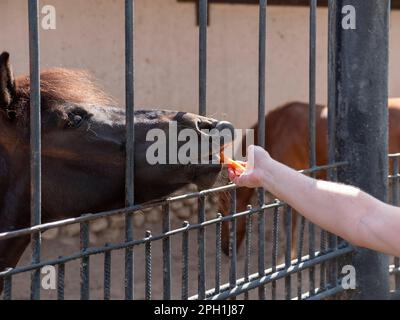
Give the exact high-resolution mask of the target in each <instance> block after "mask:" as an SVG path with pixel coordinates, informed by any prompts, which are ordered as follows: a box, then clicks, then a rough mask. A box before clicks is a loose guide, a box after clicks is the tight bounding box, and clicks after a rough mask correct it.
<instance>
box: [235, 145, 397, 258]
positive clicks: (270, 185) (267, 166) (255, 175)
mask: <svg viewBox="0 0 400 320" xmlns="http://www.w3.org/2000/svg"><path fill="white" fill-rule="evenodd" d="M229 176H230V178H231V180H233V181H235V183H237V184H238V185H239V186H245V187H249V188H255V187H260V186H262V187H264V188H265V189H267V190H268V191H269V192H271V193H272V194H274V195H275V196H276V197H278V198H279V199H281V200H283V201H285V202H287V203H288V204H289V205H290V206H291V207H293V208H294V209H295V210H297V211H298V212H299V213H300V214H302V215H303V216H305V217H306V218H307V219H308V220H310V221H311V222H313V223H315V224H317V225H319V226H320V227H321V228H323V229H325V230H327V231H330V232H332V233H334V234H336V235H338V236H340V237H342V238H344V239H346V240H347V241H349V242H351V243H353V244H355V245H357V246H361V247H366V248H370V249H373V250H376V251H381V252H385V253H389V254H392V255H395V256H400V245H399V243H400V232H399V230H400V208H398V207H394V206H390V205H387V204H385V203H383V202H382V201H379V200H377V199H375V198H373V197H372V196H370V195H368V194H367V193H365V192H363V191H361V190H360V189H357V188H355V187H352V186H347V185H343V184H338V183H333V182H327V181H321V180H316V179H312V178H309V177H307V176H305V175H303V174H301V173H298V172H297V171H295V170H293V169H290V168H289V167H287V166H285V165H283V164H281V163H279V162H277V161H275V160H273V159H272V158H271V157H270V156H269V154H268V153H267V152H266V151H265V150H264V149H262V148H260V147H254V146H250V147H249V161H248V166H247V169H246V171H245V172H244V173H241V174H240V175H237V174H235V172H233V171H232V170H231V171H230V173H229Z"/></svg>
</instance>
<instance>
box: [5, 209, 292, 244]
mask: <svg viewBox="0 0 400 320" xmlns="http://www.w3.org/2000/svg"><path fill="white" fill-rule="evenodd" d="M284 205H285V203H284V202H276V203H272V204H266V205H264V206H262V207H261V208H256V209H254V208H253V209H252V210H251V211H250V213H251V214H255V213H257V212H259V211H261V210H264V209H270V208H275V207H279V206H284ZM151 207H153V206H151ZM122 210H123V209H122ZM108 212H112V211H108ZM108 212H104V213H101V214H100V216H98V217H96V218H94V219H90V218H93V215H91V214H89V215H85V216H82V217H79V218H72V219H66V220H62V221H59V222H51V223H47V224H42V225H39V226H36V227H32V228H26V229H20V230H17V231H10V232H5V233H2V234H0V241H1V240H6V239H9V238H15V237H20V236H23V235H27V234H31V233H35V232H43V231H46V230H49V229H53V228H59V227H62V226H66V225H70V224H76V223H82V222H87V221H91V220H95V219H99V218H101V217H104V216H105V214H108ZM248 213H249V211H243V212H240V213H236V214H234V215H229V216H224V217H222V218H215V219H212V220H207V221H205V222H204V223H199V224H192V225H190V227H189V229H196V228H200V227H203V226H207V225H210V224H214V223H217V222H218V221H221V222H222V221H228V220H233V219H235V218H239V217H241V216H244V215H246V214H248ZM71 220H74V222H71ZM50 225H51V226H50ZM176 230H182V228H180V229H175V230H173V231H170V232H167V233H165V235H173V234H176V233H175V231H176ZM171 232H174V233H172V234H171ZM161 239H162V238H161ZM154 240H158V239H154V237H152V239H151V241H154ZM136 241H139V242H140V241H141V240H136ZM133 242H135V241H133ZM126 243H131V241H128V242H126ZM138 244H140V243H138Z"/></svg>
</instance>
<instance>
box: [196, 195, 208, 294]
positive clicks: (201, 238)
mask: <svg viewBox="0 0 400 320" xmlns="http://www.w3.org/2000/svg"><path fill="white" fill-rule="evenodd" d="M198 206H199V208H198V209H199V212H198V223H203V222H204V221H205V198H204V196H203V195H202V196H200V198H199V200H198ZM205 242H206V239H205V230H204V227H201V228H199V231H198V235H197V243H198V257H199V264H198V269H199V270H198V296H199V299H200V300H203V299H205V297H206V257H205V245H206V244H205Z"/></svg>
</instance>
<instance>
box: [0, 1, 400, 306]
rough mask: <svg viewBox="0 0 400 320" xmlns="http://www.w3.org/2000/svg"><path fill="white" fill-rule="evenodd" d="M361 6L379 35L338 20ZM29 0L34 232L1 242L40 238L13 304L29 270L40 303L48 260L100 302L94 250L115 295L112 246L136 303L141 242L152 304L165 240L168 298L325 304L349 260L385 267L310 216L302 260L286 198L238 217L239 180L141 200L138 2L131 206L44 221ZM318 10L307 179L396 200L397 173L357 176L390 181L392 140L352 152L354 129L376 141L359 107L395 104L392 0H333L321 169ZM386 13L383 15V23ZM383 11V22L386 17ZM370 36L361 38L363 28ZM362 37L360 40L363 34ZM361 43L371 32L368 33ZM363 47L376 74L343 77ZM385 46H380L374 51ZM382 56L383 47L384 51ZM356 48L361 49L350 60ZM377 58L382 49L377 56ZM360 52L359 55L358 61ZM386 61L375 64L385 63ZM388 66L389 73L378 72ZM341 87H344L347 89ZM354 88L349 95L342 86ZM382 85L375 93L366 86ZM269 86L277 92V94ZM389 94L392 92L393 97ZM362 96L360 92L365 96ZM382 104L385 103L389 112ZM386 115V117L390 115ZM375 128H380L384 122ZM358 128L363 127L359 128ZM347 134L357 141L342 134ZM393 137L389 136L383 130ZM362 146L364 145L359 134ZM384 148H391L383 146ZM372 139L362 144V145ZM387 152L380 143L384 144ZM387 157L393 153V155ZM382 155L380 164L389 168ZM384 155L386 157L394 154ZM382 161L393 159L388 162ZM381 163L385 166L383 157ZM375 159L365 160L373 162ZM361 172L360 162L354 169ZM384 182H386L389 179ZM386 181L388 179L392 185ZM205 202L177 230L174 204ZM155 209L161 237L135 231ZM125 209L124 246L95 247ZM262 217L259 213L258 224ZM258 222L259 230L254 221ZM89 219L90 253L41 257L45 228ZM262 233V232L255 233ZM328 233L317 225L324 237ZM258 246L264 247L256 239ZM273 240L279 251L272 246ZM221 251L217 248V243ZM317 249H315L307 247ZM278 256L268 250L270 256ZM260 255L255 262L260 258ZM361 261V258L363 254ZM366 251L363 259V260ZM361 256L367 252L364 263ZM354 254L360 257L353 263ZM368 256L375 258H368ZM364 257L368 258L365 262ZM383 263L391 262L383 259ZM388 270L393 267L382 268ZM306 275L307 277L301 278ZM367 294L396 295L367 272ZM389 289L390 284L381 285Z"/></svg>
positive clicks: (313, 8)
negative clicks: (157, 253) (93, 284)
mask: <svg viewBox="0 0 400 320" xmlns="http://www.w3.org/2000/svg"><path fill="white" fill-rule="evenodd" d="M344 2H346V4H352V5H354V6H356V7H357V10H360V11H361V12H362V14H363V15H364V16H363V17H364V20H365V21H364V22H363V23H360V25H361V24H362V25H361V26H360V28H362V27H364V26H365V25H364V24H365V23H371V24H372V26H373V27H372V30H373V31H372V32H370V34H366V33H365V32H364V31H362V30H361V31H360V33H357V32H358V31H357V32H353V31H349V33H350V32H352V33H351V34H347V33H346V32H347V31H344V30H343V29H341V27H339V21H340V20H339V19H340V15H341V8H342V6H343V5H344V4H345V3H344ZM28 3H29V31H30V37H29V38H30V68H31V69H30V74H31V78H30V79H31V97H32V99H31V109H30V115H31V116H30V119H31V124H30V126H31V181H32V182H31V195H32V197H31V198H32V202H31V227H30V228H27V229H22V230H16V231H10V232H5V233H3V234H0V241H3V240H6V239H10V238H13V237H19V236H23V235H31V239H32V260H31V263H30V264H28V265H25V266H18V267H16V268H14V269H9V270H6V271H3V272H1V273H0V277H1V278H3V279H4V293H3V298H4V299H5V300H7V299H12V298H13V294H12V288H13V277H15V276H16V275H17V274H21V273H31V275H32V276H31V298H32V299H40V269H41V268H42V267H43V266H46V265H53V266H56V267H57V271H58V272H57V297H58V299H64V285H65V267H66V265H67V264H68V263H70V262H72V261H74V260H78V261H80V277H81V281H80V283H81V287H80V298H81V299H89V298H90V271H89V270H90V268H89V265H90V260H91V258H93V256H94V255H102V257H103V261H104V283H103V290H104V299H110V298H111V290H110V287H111V281H112V277H111V274H112V272H111V271H112V252H113V251H116V250H125V277H124V283H123V284H122V283H121V285H123V286H124V288H125V298H126V299H134V298H135V296H134V292H135V290H134V285H135V282H134V253H135V249H137V248H138V247H144V255H145V265H144V266H142V267H143V268H144V269H145V286H144V291H145V292H144V297H145V298H146V299H151V298H152V297H153V296H152V288H153V285H154V279H153V278H152V270H153V267H154V266H153V264H152V248H153V246H154V245H155V243H159V242H161V243H162V255H163V267H162V279H163V281H162V286H163V295H162V297H163V298H164V299H171V298H181V299H227V298H234V297H239V298H244V299H248V298H252V297H254V296H252V295H251V293H254V294H255V295H256V296H257V297H258V298H259V299H266V298H270V299H277V298H282V299H323V298H328V297H337V295H338V294H341V293H342V292H343V291H344V289H343V287H342V286H341V283H340V279H341V265H342V264H343V263H346V261H351V262H352V263H354V265H355V266H356V268H357V270H358V268H359V267H360V261H362V262H363V263H367V266H364V267H363V268H364V271H363V272H362V276H364V272H365V270H367V269H368V268H374V267H375V266H376V264H377V263H380V262H382V261H383V260H382V259H384V258H382V257H381V256H380V255H379V254H377V253H373V252H364V251H361V252H360V251H359V249H358V248H354V247H352V246H351V245H349V244H347V243H346V242H344V241H342V240H341V239H338V237H337V236H335V235H332V234H329V233H327V232H326V231H324V230H319V229H318V228H317V227H316V226H314V225H313V224H312V223H310V222H308V221H306V220H305V219H304V218H301V219H300V224H299V230H298V244H297V248H296V258H294V257H293V256H292V248H291V243H292V239H291V238H292V232H291V230H292V223H293V221H292V217H293V212H292V209H291V208H290V207H289V206H288V205H287V204H285V203H283V202H281V201H279V200H275V201H274V202H272V203H268V202H267V203H266V200H265V192H264V190H258V192H257V194H258V205H257V206H254V207H250V206H249V207H248V210H246V211H244V212H236V188H235V186H234V185H227V186H223V187H218V188H213V189H210V190H204V191H201V192H195V193H191V194H185V195H181V196H174V197H171V198H169V199H167V200H165V201H162V202H157V203H154V204H146V205H136V204H135V201H134V176H135V174H134V152H135V150H134V141H135V137H134V46H133V42H134V41H133V40H134V0H125V39H126V40H125V44H126V48H125V57H126V136H127V143H126V163H127V165H126V207H125V208H121V209H120V210H114V211H107V212H100V213H96V214H88V215H83V216H80V217H77V218H74V219H68V220H62V221H56V222H52V223H46V224H42V223H41V182H40V180H41V153H40V152H41V151H40V150H41V145H40V88H39V83H40V72H39V71H40V70H39V56H40V51H39V32H38V1H37V0H28ZM207 6H208V3H207V0H199V114H201V115H206V114H207V103H206V101H207V99H206V98H207V92H206V89H207ZM266 8H267V1H266V0H260V2H259V69H258V70H259V74H258V77H259V81H258V83H259V85H258V144H259V145H261V146H263V147H265V138H264V137H265V99H266V96H265V95H266V90H265V89H266V88H265V79H266V44H267V39H266V26H267V12H266ZM316 13H317V0H310V44H309V48H310V57H309V61H310V64H309V101H310V107H309V146H310V148H309V150H310V151H309V155H310V168H309V169H307V170H304V171H303V173H304V174H309V175H311V176H315V174H316V173H317V172H319V171H325V172H326V173H327V177H328V179H329V180H332V181H336V180H339V181H344V182H352V183H353V184H355V185H359V186H361V187H363V188H364V189H366V191H369V192H371V193H372V194H373V195H375V196H378V197H380V198H382V197H384V196H385V193H386V190H387V188H386V187H383V191H382V192H383V193H379V192H378V193H377V192H376V189H374V188H375V187H374V185H379V187H381V184H379V183H381V182H382V179H386V178H384V177H383V175H382V174H381V175H380V176H378V175H370V176H369V177H367V178H366V180H363V181H361V183H360V181H359V180H357V177H358V176H361V175H362V176H365V175H368V174H370V172H368V170H372V169H373V170H377V171H379V172H381V173H382V172H383V174H386V176H387V170H386V169H385V168H383V170H382V168H379V167H377V166H378V165H379V163H380V164H382V162H379V161H375V162H374V163H373V161H374V159H376V154H378V153H379V154H378V157H379V159H382V157H387V145H386V146H385V143H384V141H383V140H379V141H378V140H377V139H375V140H376V142H374V141H373V139H371V140H370V141H369V142H368V143H369V147H368V148H365V149H366V151H365V152H364V153H359V154H357V156H359V155H360V154H362V155H363V157H368V155H370V154H371V153H372V152H373V153H375V158H373V159H372V160H370V161H369V162H368V161H367V166H366V162H365V161H364V160H365V158H362V159H361V160H360V158H357V157H356V156H352V155H354V154H355V153H354V151H349V148H353V145H352V143H354V142H355V141H354V139H352V138H351V137H349V136H348V135H346V134H347V133H354V130H356V131H357V130H358V131H357V132H356V133H355V135H356V136H357V135H359V134H364V135H365V139H367V140H368V139H370V138H371V135H373V133H371V132H370V131H368V130H366V129H365V128H366V127H365V126H362V125H355V123H356V121H355V120H354V117H356V116H357V115H360V113H358V114H357V110H358V111H359V110H360V109H359V108H360V104H361V103H367V105H368V106H370V105H371V102H370V101H367V100H366V99H372V101H373V102H374V103H375V102H377V104H378V106H384V105H383V104H384V101H385V99H386V100H387V79H386V80H385V77H387V58H386V59H385V57H386V56H387V39H388V30H387V27H388V13H389V1H387V0H379V1H375V0H367V1H366V0H353V1H340V0H339V1H334V0H331V1H329V26H330V27H329V49H328V50H329V79H328V85H329V101H328V107H329V114H328V122H329V126H328V127H329V128H328V131H329V132H328V137H329V138H328V140H329V157H328V159H329V161H328V164H325V165H323V166H317V159H316V116H315V113H316V111H315V110H316ZM382 17H383V22H382ZM378 18H380V19H381V23H378ZM359 34H361V36H360V35H359ZM352 37H353V38H352ZM354 37H364V38H362V40H363V41H361V42H357V41H355V42H351V41H353V40H354ZM358 39H360V38H358ZM369 41H378V43H380V44H382V47H381V48H380V49H378V51H379V50H380V51H379V52H378V53H379V54H378V56H379V55H381V56H380V57H378V58H376V59H380V62H379V61H374V60H373V57H369V56H368V55H371V56H372V52H371V48H370V47H368V45H367V44H366V43H368V42H369ZM355 50H363V51H361V52H363V58H365V56H368V57H369V60H368V61H369V63H370V64H369V65H368V66H365V65H364V66H363V67H364V68H365V69H366V70H365V71H364V72H363V73H361V74H360V75H357V72H358V71H359V69H357V68H355V69H354V70H353V71H349V73H350V75H349V74H347V73H346V74H345V72H343V68H344V67H345V66H346V65H351V64H354V65H356V66H360V63H359V61H360V59H361V58H360V57H361V55H357V54H355V55H354V53H355V52H356V51H355ZM373 50H376V49H373ZM375 53H376V51H375ZM351 54H353V55H351ZM375 56H376V55H375ZM357 59H358V60H357ZM375 62H376V63H375ZM382 66H383V70H382V71H381V72H377V71H376V69H377V68H380V67H382ZM366 72H372V74H373V75H374V76H376V79H375V80H374V81H372V82H373V84H372V85H371V87H372V89H373V90H372V89H371V87H369V88H368V89H367V90H366V89H365V88H364V87H362V86H361V85H360V84H359V83H355V84H353V85H352V87H351V86H350V87H345V86H349V85H350V84H349V83H348V82H349V81H350V80H349V79H350V78H351V77H355V79H356V80H360V81H361V80H362V79H361V77H363V76H364V77H365V76H368V75H367V74H366ZM339 86H340V89H341V90H339V89H338V88H339ZM349 88H350V89H351V90H354V92H357V93H359V94H360V95H365V97H364V98H363V99H362V101H361V102H360V101H355V100H354V99H355V98H351V94H350V92H349V91H348V90H350V89H349ZM342 89H343V90H342ZM368 90H371V92H369V93H368V92H367V91H368ZM267 92H268V91H267ZM385 92H386V97H385ZM357 98H359V95H357ZM346 99H348V100H349V101H350V105H351V107H352V108H353V109H354V110H355V111H354V112H355V113H354V112H353V113H351V112H350V111H349V110H348V109H346V110H343V105H344V104H345V105H347V106H348V105H349V104H346V103H347V102H345V101H346ZM381 109H382V110H383V109H385V108H383V107H382V108H381ZM386 115H387V114H386ZM345 117H353V118H351V119H350V120H351V121H350V122H349V121H347V120H348V119H349V118H345ZM363 119H364V120H366V121H368V122H367V124H366V125H367V126H368V125H372V126H373V127H375V126H383V129H382V130H384V129H385V128H386V129H387V119H386V123H385V113H382V111H380V110H378V109H376V108H375V109H373V110H372V109H371V114H370V116H369V117H366V118H363ZM374 123H375V124H374ZM353 127H354V128H353ZM343 137H346V139H348V141H347V142H346V141H343ZM382 137H383V138H384V136H382ZM356 143H358V141H356ZM379 144H381V145H382V147H379V148H376V147H377V145H379ZM362 147H364V146H359V148H362ZM374 148H376V149H374ZM399 157H400V156H399V155H393V156H391V160H392V161H393V163H394V165H393V174H392V175H391V176H390V180H392V182H393V183H392V184H391V186H392V189H393V203H394V204H398V200H399V199H398V191H399V174H398V161H399V160H398V159H399ZM385 159H386V158H385ZM378 162H379V163H378ZM384 162H385V161H384ZM384 162H383V163H384ZM377 163H378V164H377ZM365 166H366V167H365ZM349 168H350V169H349ZM379 179H381V181H379ZM385 186H386V180H385ZM220 192H229V193H230V195H231V199H232V200H231V215H229V216H225V217H222V216H221V215H219V214H217V213H216V214H215V218H214V219H211V220H206V215H205V208H206V206H205V203H206V201H207V198H208V197H210V196H212V195H214V194H218V193H220ZM191 198H195V199H198V222H197V223H194V224H189V223H188V222H184V223H183V225H182V226H181V227H178V228H171V222H170V205H171V203H173V202H177V201H184V200H186V199H191ZM151 206H162V208H163V222H162V231H161V232H160V233H158V234H153V233H152V232H150V231H146V233H145V235H144V237H143V235H134V233H133V231H134V229H133V227H132V215H133V213H134V212H136V211H138V210H142V209H145V208H148V207H151ZM114 215H124V216H125V241H122V242H120V243H116V244H106V245H104V246H101V247H92V246H90V245H89V232H90V222H91V221H93V220H96V219H101V218H104V217H109V216H114ZM239 217H246V238H245V248H244V251H245V252H244V259H243V262H244V265H243V273H241V274H239V266H238V262H237V261H238V259H237V258H238V252H237V249H236V221H237V219H238V218H239ZM253 217H255V219H253ZM281 217H283V220H284V224H283V228H282V227H281V223H280V218H281ZM223 222H228V223H229V224H230V254H229V270H228V271H225V270H222V268H221V260H222V255H221V226H222V223H223ZM254 222H255V223H256V225H255V226H254V225H253V223H254ZM71 224H79V225H80V244H81V247H80V251H79V252H76V253H74V254H71V255H68V256H63V257H59V258H57V259H54V260H51V261H43V260H41V252H40V251H41V237H40V234H41V232H43V231H46V230H49V229H54V228H59V227H61V226H66V225H71ZM267 226H268V227H269V226H270V227H271V230H272V234H271V241H270V242H266V241H265V237H266V229H267V228H266V227H267ZM253 229H255V230H256V235H255V238H256V239H253V238H254V236H253ZM317 231H318V232H317ZM206 232H213V233H215V243H210V244H207V245H208V246H209V247H212V250H213V256H214V258H213V260H214V261H213V266H214V270H213V275H214V277H215V278H214V279H215V280H214V281H212V283H211V282H210V281H206V272H207V267H208V266H209V265H210V264H209V261H208V260H207V257H206V254H205V252H206V249H207V247H206V237H205V234H206ZM192 233H197V243H196V248H190V241H189V236H190V235H191V234H192ZM281 234H284V244H283V248H284V252H283V253H284V262H283V263H282V264H279V263H278V261H279V254H278V250H279V248H280V247H281V246H282V243H280V235H281ZM172 237H180V238H181V239H180V242H181V247H178V248H174V251H178V250H180V257H181V261H180V263H179V264H180V270H175V268H174V269H173V270H172V258H171V251H172V247H171V238H172ZM253 244H254V245H255V247H254V246H253ZM267 246H268V250H267V248H266V247H267ZM214 248H215V249H214ZM305 248H307V250H305ZM190 249H196V250H197V261H198V262H197V272H196V273H197V278H198V285H197V288H196V289H195V292H192V290H191V288H189V277H190V272H189V259H190V251H191V250H190ZM267 251H270V254H268V256H267V255H266V252H267ZM254 257H256V260H254V259H253V258H254ZM352 257H353V258H352ZM354 257H355V258H354ZM357 257H358V260H357ZM360 257H361V258H360ZM349 259H353V260H349ZM362 259H364V260H362ZM357 261H358V262H357ZM379 265H380V266H381V265H384V264H382V263H381V264H379ZM381 269H382V268H381ZM390 271H391V273H392V274H394V275H395V290H400V278H399V275H400V273H399V259H398V258H395V260H394V265H392V266H391V267H390ZM172 272H174V273H175V272H176V273H179V274H180V276H181V294H180V295H179V296H173V295H172V290H171V281H172V280H171V274H172ZM226 273H228V281H227V282H224V281H223V280H222V279H223V278H224V277H223V276H224V274H226ZM388 274H389V268H388V267H387V266H386V269H385V270H383V269H382V270H381V274H378V275H376V277H381V278H380V279H383V280H382V281H383V282H385V281H386V280H387V279H388ZM295 280H296V281H295ZM360 282H361V284H360V286H361V287H360V288H359V290H360V291H361V292H362V295H357V294H354V293H352V294H351V295H352V296H353V297H364V298H365V297H370V296H371V294H370V291H371V290H372V291H374V292H375V293H378V294H380V296H379V297H380V298H384V297H386V295H387V294H388V293H389V292H388V290H387V292H383V291H382V290H386V289H387V288H386V287H385V286H384V285H383V286H380V287H379V285H378V288H376V287H372V284H371V280H370V279H368V277H365V278H363V279H361V281H360ZM382 288H383V289H382Z"/></svg>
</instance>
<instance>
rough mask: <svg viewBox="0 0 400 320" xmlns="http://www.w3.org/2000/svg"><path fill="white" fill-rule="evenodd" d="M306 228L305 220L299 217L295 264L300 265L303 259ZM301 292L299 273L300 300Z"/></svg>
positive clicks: (299, 274) (300, 275) (301, 284)
mask: <svg viewBox="0 0 400 320" xmlns="http://www.w3.org/2000/svg"><path fill="white" fill-rule="evenodd" d="M305 226H306V219H305V218H304V216H300V225H299V241H298V244H297V264H300V263H301V260H302V258H303V244H304V230H305ZM302 290H303V273H302V272H301V271H299V272H297V297H298V299H299V300H300V299H301V296H302Z"/></svg>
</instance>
